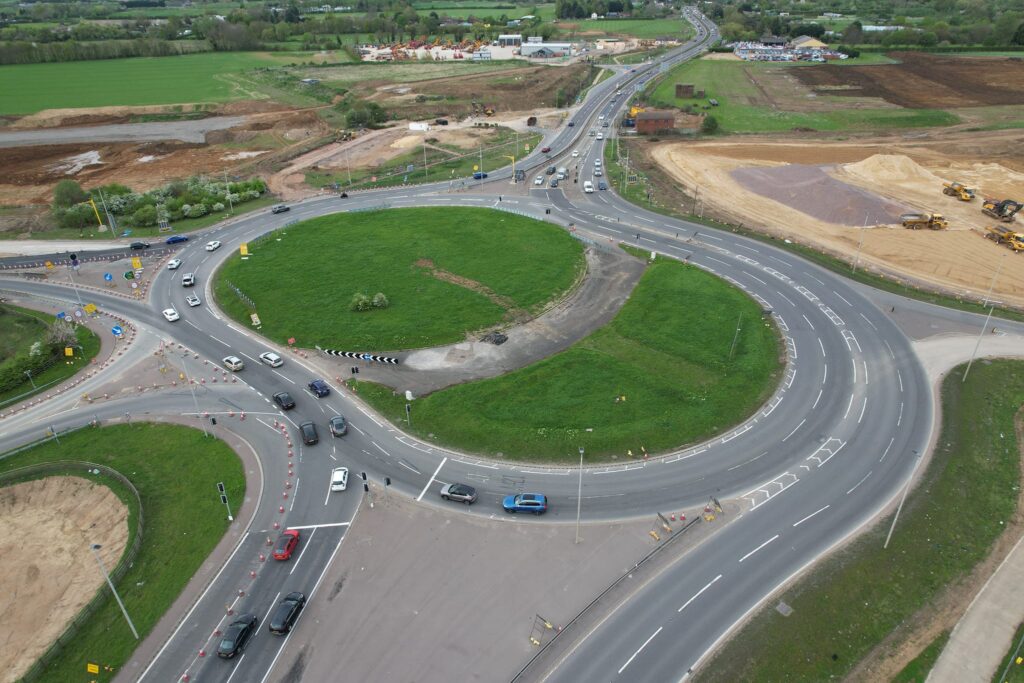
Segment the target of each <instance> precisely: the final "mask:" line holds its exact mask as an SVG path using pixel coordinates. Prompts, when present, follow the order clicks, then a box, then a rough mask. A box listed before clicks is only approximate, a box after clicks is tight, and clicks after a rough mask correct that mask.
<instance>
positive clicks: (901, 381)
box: [896, 370, 903, 394]
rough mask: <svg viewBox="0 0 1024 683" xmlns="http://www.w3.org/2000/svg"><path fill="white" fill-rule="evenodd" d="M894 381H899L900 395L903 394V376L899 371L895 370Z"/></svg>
mask: <svg viewBox="0 0 1024 683" xmlns="http://www.w3.org/2000/svg"><path fill="white" fill-rule="evenodd" d="M896 379H898V380H899V381H900V393H901V394H902V393H903V375H902V374H901V373H900V371H899V370H896Z"/></svg>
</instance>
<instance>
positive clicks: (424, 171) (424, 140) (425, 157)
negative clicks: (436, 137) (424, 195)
mask: <svg viewBox="0 0 1024 683" xmlns="http://www.w3.org/2000/svg"><path fill="white" fill-rule="evenodd" d="M423 180H424V181H426V180H427V136H426V135H424V136H423Z"/></svg>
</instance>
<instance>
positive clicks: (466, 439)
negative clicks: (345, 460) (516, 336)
mask: <svg viewBox="0 0 1024 683" xmlns="http://www.w3.org/2000/svg"><path fill="white" fill-rule="evenodd" d="M761 313H762V312H761V308H760V306H758V305H757V304H756V303H755V302H754V301H753V300H752V299H749V298H748V297H747V296H746V295H745V294H744V293H743V292H741V291H740V290H738V289H735V288H733V287H731V286H730V285H728V284H727V283H725V282H723V281H722V280H719V279H718V278H716V277H714V276H712V275H710V274H708V273H705V272H703V271H701V270H700V269H698V268H695V267H693V266H689V265H686V264H683V263H680V262H678V261H673V260H670V259H658V260H656V261H655V262H654V263H652V264H651V265H650V266H649V267H648V269H647V271H646V272H645V273H644V275H643V277H642V278H641V280H640V282H639V284H638V285H637V287H636V288H635V290H634V291H633V293H632V294H631V296H630V298H629V301H628V302H627V303H626V304H625V306H623V308H622V310H621V311H620V312H619V314H618V315H617V316H616V317H615V319H614V320H613V321H612V322H611V323H609V324H608V325H606V326H605V327H603V328H601V329H600V330H597V331H596V332H594V333H593V334H591V335H590V336H588V337H587V338H585V339H583V340H581V341H579V342H577V343H576V344H574V345H573V346H571V347H570V348H569V349H567V350H565V351H563V352H561V353H559V354H556V355H554V356H551V357H550V358H546V359H544V360H542V361H540V362H538V363H535V364H533V365H530V366H528V367H526V368H522V369H520V370H517V371H515V372H511V373H509V374H507V375H503V376H500V377H495V378H492V379H486V380H482V381H479V382H473V383H469V384H461V385H458V386H454V387H449V388H447V389H443V390H441V391H438V392H435V393H433V394H430V395H429V396H425V397H420V398H417V399H416V400H415V401H414V402H413V404H412V408H411V424H408V422H406V423H405V424H403V429H407V430H409V431H411V432H413V433H414V434H416V435H417V436H419V437H420V438H422V439H424V440H426V441H429V442H432V443H438V444H444V445H447V446H453V447H455V448H459V449H463V450H466V451H470V452H474V453H484V454H487V455H490V456H494V457H504V458H510V459H515V460H520V461H530V462H565V463H573V462H577V461H578V459H579V451H578V449H579V448H580V447H583V448H584V449H585V456H586V461H587V462H588V463H595V462H606V461H609V460H610V459H612V460H614V459H618V460H632V459H642V458H643V457H644V456H645V454H646V453H650V454H655V453H659V452H663V451H667V450H670V449H674V448H677V447H679V446H682V445H685V444H688V443H693V442H696V441H700V440H703V439H705V438H708V437H710V436H711V435H713V434H718V433H721V432H722V431H724V430H726V429H729V428H731V427H732V426H734V425H736V424H737V423H739V422H742V421H743V420H744V419H745V418H747V417H748V416H749V415H750V414H751V413H753V412H754V411H755V410H756V409H757V408H758V407H759V406H760V405H761V404H762V403H763V402H764V401H765V400H767V398H768V397H769V396H770V395H771V392H772V391H773V390H774V388H775V386H776V384H777V383H778V380H779V378H780V376H781V372H782V368H783V360H782V358H783V356H782V354H783V351H782V349H781V346H780V343H779V338H778V335H777V333H776V330H775V328H774V326H773V325H772V324H771V323H770V322H769V321H767V320H764V319H762V316H761ZM737 325H739V328H740V331H739V334H738V336H737V335H736V329H737ZM734 337H735V338H736V343H735V346H733V343H732V342H733V339H734ZM354 386H355V387H356V389H357V391H358V393H359V395H360V396H362V397H363V398H364V399H365V400H367V401H368V402H369V403H370V404H371V405H373V406H374V407H375V408H376V409H377V410H379V411H380V412H382V413H383V414H384V415H385V416H386V417H387V418H388V419H389V420H392V421H394V422H396V423H400V422H405V417H406V416H405V403H406V401H405V399H404V396H402V395H400V394H398V395H396V394H395V393H394V392H393V391H392V390H391V389H390V388H389V387H384V386H381V385H377V384H372V383H367V382H354ZM630 452H631V453H632V455H630Z"/></svg>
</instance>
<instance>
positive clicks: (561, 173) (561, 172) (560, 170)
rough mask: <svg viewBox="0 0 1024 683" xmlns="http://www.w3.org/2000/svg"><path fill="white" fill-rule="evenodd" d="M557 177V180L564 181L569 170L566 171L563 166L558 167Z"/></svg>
mask: <svg viewBox="0 0 1024 683" xmlns="http://www.w3.org/2000/svg"><path fill="white" fill-rule="evenodd" d="M557 177H558V179H559V180H565V179H566V178H568V177H569V169H567V168H566V167H565V166H560V167H559V168H558V176H557Z"/></svg>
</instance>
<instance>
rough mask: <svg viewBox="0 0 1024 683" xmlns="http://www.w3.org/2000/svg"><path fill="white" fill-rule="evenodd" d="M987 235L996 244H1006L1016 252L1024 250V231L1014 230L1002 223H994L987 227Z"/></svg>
mask: <svg viewBox="0 0 1024 683" xmlns="http://www.w3.org/2000/svg"><path fill="white" fill-rule="evenodd" d="M985 237H987V238H989V239H990V240H992V241H993V242H995V243H996V244H1005V245H1006V246H1008V247H1009V248H1010V249H1013V250H1014V251H1015V252H1018V253H1019V252H1022V251H1024V233H1020V232H1014V231H1013V230H1010V229H1009V228H1006V227H1003V226H1002V225H993V226H990V227H988V228H985Z"/></svg>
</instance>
